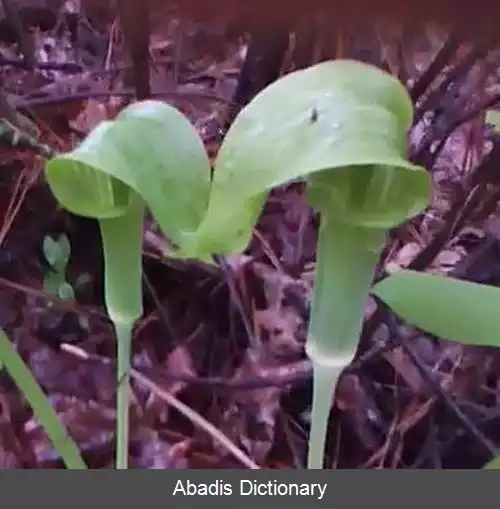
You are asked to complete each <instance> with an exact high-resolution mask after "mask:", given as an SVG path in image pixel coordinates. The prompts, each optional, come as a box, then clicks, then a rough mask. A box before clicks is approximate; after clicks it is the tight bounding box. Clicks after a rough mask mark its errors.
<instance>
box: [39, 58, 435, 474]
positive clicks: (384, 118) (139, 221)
mask: <svg viewBox="0 0 500 509" xmlns="http://www.w3.org/2000/svg"><path fill="white" fill-rule="evenodd" d="M411 120H412V103H411V100H410V98H409V96H408V94H407V92H406V90H405V88H404V87H403V85H402V84H401V83H400V82H398V81H397V80H396V79H394V78H393V77H391V76H390V75H389V74H387V73H384V72H382V71H380V70H378V69H376V68H375V67H372V66H368V65H366V64H361V63H359V62H355V61H348V60H337V61H333V62H323V63H321V64H318V65H315V66H312V67H310V68H308V69H305V70H301V71H297V72H294V73H291V74H288V75H287V76H284V77H283V78H281V79H279V80H278V81H276V82H275V83H273V84H272V85H270V86H269V87H268V88H266V89H265V90H263V91H262V92H261V93H259V94H258V95H257V96H256V97H255V98H254V99H253V101H252V102H251V103H250V104H249V105H248V106H247V107H246V108H244V109H243V110H242V111H241V112H240V114H239V115H238V117H237V118H236V120H235V121H234V123H233V125H232V126H231V128H230V130H229V132H228V133H227V136H226V137H225V139H224V141H223V143H222V145H221V147H220V150H219V154H218V156H217V159H216V162H215V170H214V178H213V181H211V180H210V175H211V172H210V164H209V159H208V156H207V153H206V151H205V148H204V146H203V143H202V140H201V139H200V137H199V136H198V134H197V132H196V130H195V128H194V126H193V125H192V124H191V123H190V122H189V121H188V120H187V118H186V117H184V115H182V114H181V113H180V112H179V111H178V110H176V109H175V108H173V107H171V106H168V105H166V104H163V103H160V102H157V101H142V102H139V103H136V104H133V105H131V106H129V107H127V108H126V109H125V110H124V111H122V112H121V113H120V114H119V115H118V116H117V118H116V119H115V120H113V121H107V122H103V123H101V124H100V125H99V126H97V127H96V128H95V129H94V130H93V131H92V132H91V133H90V134H89V136H88V137H87V138H86V139H85V140H84V141H83V142H82V143H81V145H79V146H78V147H77V148H76V149H75V150H73V151H72V152H69V153H66V154H60V155H57V156H56V157H54V158H52V159H51V160H50V161H49V162H48V164H47V165H46V179H47V181H48V183H49V185H50V187H51V189H52V192H53V193H54V195H55V197H56V198H57V200H58V201H59V202H60V203H61V205H62V206H63V207H65V208H66V209H68V210H69V211H71V212H73V213H74V214H79V215H83V216H88V217H93V218H96V219H97V220H98V221H99V224H100V227H101V235H102V242H103V247H104V262H105V299H106V307H107V312H108V315H109V317H110V319H111V320H112V321H113V323H114V326H115V330H116V335H117V345H118V352H117V365H118V367H117V377H118V391H117V407H118V411H117V414H118V422H117V463H116V465H117V468H126V467H127V458H128V391H129V389H128V383H129V368H130V344H131V337H132V328H133V325H134V323H135V321H136V320H137V319H138V318H139V317H140V316H141V314H142V291H141V275H142V264H141V254H142V234H143V231H142V228H143V216H144V211H145V208H146V207H147V208H149V210H150V211H151V213H152V215H153V216H154V218H155V220H156V222H157V223H158V224H159V226H160V228H161V230H162V231H163V233H164V234H165V235H166V236H167V237H168V239H170V240H171V241H172V245H173V246H174V248H173V250H172V253H170V254H171V256H176V257H180V258H198V259H201V260H209V259H210V258H211V256H212V255H214V254H230V253H235V252H239V251H242V250H244V249H245V248H246V247H247V245H248V243H249V240H250V237H251V234H252V229H253V227H254V225H255V223H256V221H257V219H258V217H259V215H260V213H261V211H262V208H263V205H264V203H265V201H266V198H267V196H268V193H269V192H270V190H271V189H272V188H273V187H276V186H280V185H282V184H284V183H287V182H289V181H292V180H296V179H298V178H302V179H305V180H306V182H307V184H308V197H309V200H310V202H311V204H312V205H313V206H314V207H315V208H316V210H317V211H318V212H319V213H320V214H321V227H320V234H319V244H318V260H317V269H316V280H315V289H314V297H313V302H312V312H311V323H310V327H309V337H308V341H307V347H306V350H307V353H308V354H309V357H310V358H311V360H312V363H313V367H314V397H313V407H312V428H311V436H310V448H309V461H308V465H309V467H310V468H322V466H323V449H324V443H325V435H326V426H327V418H328V413H329V410H330V404H331V397H332V394H333V391H334V388H335V384H336V381H337V380H338V377H339V375H340V373H341V371H342V369H343V368H344V367H345V366H347V365H348V364H349V363H350V362H351V360H352V359H353V357H354V355H355V352H356V349H357V346H358V340H359V334H360V331H361V326H362V322H363V315H364V308H365V302H366V299H367V296H368V292H369V289H370V285H371V282H372V277H373V271H374V268H375V265H376V263H377V261H378V259H379V256H380V252H381V249H382V247H383V245H384V242H385V235H386V232H387V230H388V229H390V228H392V227H394V226H396V225H397V224H398V223H400V222H402V221H404V220H405V219H407V218H408V217H411V216H412V215H414V214H416V213H418V212H420V211H421V210H422V209H423V208H425V206H426V204H427V201H428V199H429V195H430V179H429V176H428V175H427V173H426V172H425V171H424V170H423V169H422V168H420V167H417V166H414V165H412V164H410V163H409V162H408V161H407V160H406V159H405V149H406V131H407V129H408V127H409V125H410V123H411Z"/></svg>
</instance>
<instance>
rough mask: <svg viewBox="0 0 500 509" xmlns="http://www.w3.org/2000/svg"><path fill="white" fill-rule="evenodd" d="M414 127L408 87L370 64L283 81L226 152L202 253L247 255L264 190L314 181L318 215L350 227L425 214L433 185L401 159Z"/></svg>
mask: <svg viewBox="0 0 500 509" xmlns="http://www.w3.org/2000/svg"><path fill="white" fill-rule="evenodd" d="M411 119H412V104H411V101H410V99H409V97H408V94H407V92H406V90H405V88H404V87H403V86H402V84H401V83H400V82H399V81H397V80H396V79H395V78H393V77H391V76H390V75H389V74H387V73H384V72H383V71H380V70H379V69H376V68H375V67H371V66H368V65H366V64H361V63H359V62H355V61H343V60H336V61H332V62H324V63H321V64H318V65H315V66H313V67H310V68H308V69H305V70H300V71H297V72H293V73H290V74H288V75H286V76H284V77H282V78H281V79H279V80H278V81H276V82H275V83H273V84H272V85H270V86H269V87H267V88H266V89H265V90H263V91H262V92H260V93H259V94H258V95H257V96H256V97H255V98H254V99H253V100H252V101H251V103H250V104H249V105H248V106H247V107H246V108H244V109H243V110H242V111H241V112H240V114H239V115H238V117H237V118H236V120H235V122H234V123H233V125H232V126H231V128H230V130H229V132H228V133H227V135H226V138H225V139H224V141H223V143H222V146H221V148H220V151H219V154H218V157H217V159H216V163H215V171H214V181H213V185H212V192H211V195H210V203H209V209H208V212H207V216H206V218H205V222H204V223H203V225H202V227H201V229H200V231H199V232H198V236H197V237H196V239H194V240H195V241H197V242H198V243H199V245H198V249H199V250H200V251H201V252H203V251H207V250H208V251H209V250H211V251H215V252H232V251H238V250H241V249H244V248H245V247H246V244H247V242H248V239H249V236H250V234H251V229H252V227H253V225H254V223H255V221H256V220H257V218H258V216H259V214H260V212H261V210H262V206H263V204H264V202H265V199H266V196H267V193H268V191H269V190H270V189H271V188H273V187H275V186H279V185H282V184H284V183H286V182H289V181H292V180H295V179H298V178H304V177H305V178H308V180H309V181H310V184H311V185H312V190H311V191H310V194H311V198H312V200H313V204H314V205H315V206H317V208H319V209H323V208H324V207H325V206H327V207H328V208H329V209H332V208H333V209H334V210H336V216H337V218H338V219H339V220H341V221H344V222H348V223H352V224H357V225H360V226H365V227H376V228H388V227H392V226H394V225H396V224H398V223H400V222H401V221H403V220H404V219H406V218H407V217H409V216H412V215H414V214H415V213H417V212H420V211H421V210H422V209H423V208H424V207H425V206H426V204H427V202H428V199H429V196H430V179H429V176H428V175H427V173H426V172H425V171H424V170H423V169H422V168H420V167H416V166H414V165H412V164H410V163H409V162H407V161H406V160H405V151H406V130H407V129H408V127H409V125H410V123H411ZM323 170H335V171H333V172H328V174H326V173H325V174H323V173H319V172H322V171H323ZM193 249H195V250H196V248H193Z"/></svg>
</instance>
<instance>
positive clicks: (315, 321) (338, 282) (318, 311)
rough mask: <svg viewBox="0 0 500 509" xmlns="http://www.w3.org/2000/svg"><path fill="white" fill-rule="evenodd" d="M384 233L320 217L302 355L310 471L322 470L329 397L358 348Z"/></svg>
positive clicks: (331, 395)
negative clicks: (307, 366)
mask: <svg viewBox="0 0 500 509" xmlns="http://www.w3.org/2000/svg"><path fill="white" fill-rule="evenodd" d="M384 238H385V231H384V230H374V229H368V228H362V227H357V226H352V225H347V224H344V223H340V222H337V221H335V219H334V218H333V217H331V216H329V214H328V213H324V214H323V215H322V216H321V225H320V231H319V239H318V254H317V263H316V276H315V283H314V293H313V299H312V304H311V320H310V325H309V335H308V340H307V344H306V351H307V354H308V355H309V357H310V358H311V361H312V363H313V369H314V386H313V406H312V415H311V419H312V425H311V435H310V439H309V444H310V447H309V458H308V468H311V469H318V468H320V469H321V468H323V454H324V448H325V442H326V430H327V425H328V417H329V413H330V408H331V402H332V397H333V395H334V393H335V387H336V384H337V381H338V378H339V376H340V374H341V373H342V370H343V369H344V368H345V367H346V366H348V365H349V364H350V363H351V362H352V360H353V358H354V356H355V354H356V350H357V348H358V343H359V337H360V334H361V330H362V326H363V318H364V312H365V306H366V302H367V298H368V294H369V291H370V288H371V285H372V282H373V273H374V270H375V267H376V264H377V262H378V260H379V257H380V253H381V250H382V246H383V243H384Z"/></svg>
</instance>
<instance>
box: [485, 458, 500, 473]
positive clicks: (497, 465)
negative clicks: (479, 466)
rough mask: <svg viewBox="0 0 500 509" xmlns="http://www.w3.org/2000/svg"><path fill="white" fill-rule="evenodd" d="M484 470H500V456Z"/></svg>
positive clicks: (487, 464)
mask: <svg viewBox="0 0 500 509" xmlns="http://www.w3.org/2000/svg"><path fill="white" fill-rule="evenodd" d="M483 469H484V470H500V456H497V457H496V458H493V459H492V460H491V461H490V462H488V463H486V465H485V466H484V467H483Z"/></svg>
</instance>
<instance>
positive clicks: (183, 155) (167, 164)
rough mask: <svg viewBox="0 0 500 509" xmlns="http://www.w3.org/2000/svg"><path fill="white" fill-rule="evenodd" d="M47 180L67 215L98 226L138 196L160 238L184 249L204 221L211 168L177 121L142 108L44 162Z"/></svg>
mask: <svg viewBox="0 0 500 509" xmlns="http://www.w3.org/2000/svg"><path fill="white" fill-rule="evenodd" d="M46 178H47V181H48V183H49V185H50V187H51V189H52V192H53V193H54V195H55V197H56V198H57V199H58V201H59V202H60V203H61V204H62V205H63V206H64V207H65V208H66V209H68V210H69V211H71V212H73V213H75V214H79V215H83V216H88V217H93V218H98V219H104V218H113V217H117V216H120V215H122V214H124V213H125V212H126V211H127V210H129V209H130V207H131V206H132V202H133V201H134V200H135V199H136V198H135V197H134V195H137V196H138V197H140V199H142V200H143V201H144V203H145V204H147V206H148V208H149V209H150V210H151V212H152V214H153V216H154V217H155V219H156V220H157V221H158V223H159V224H160V226H161V228H162V230H163V231H164V232H165V233H166V234H167V235H169V237H170V238H171V239H172V240H173V241H174V242H175V243H177V244H182V238H183V235H184V234H188V233H190V232H191V233H192V232H193V231H195V230H196V229H197V228H198V226H199V224H200V223H201V221H202V219H203V216H204V214H205V211H206V208H207V204H208V193H209V190H210V164H209V159H208V155H207V153H206V151H205V148H204V146H203V142H202V140H201V139H200V137H199V136H198V134H197V132H196V129H195V128H194V126H193V125H192V124H191V123H190V122H189V121H188V119H187V118H186V117H185V116H184V115H183V114H182V113H180V112H179V111H178V110H177V109H175V108H173V107H171V106H168V105H166V104H164V103H162V102H158V101H142V102H138V103H135V104H132V105H130V106H129V107H127V108H126V109H125V110H123V111H122V112H121V113H120V114H119V115H118V116H117V117H116V119H115V120H113V121H106V122H102V123H101V124H99V125H98V126H97V127H96V128H95V129H94V130H93V131H92V132H91V133H90V134H89V135H88V136H87V138H86V139H85V140H84V141H83V142H82V143H81V144H80V145H79V146H78V147H77V148H75V149H74V150H73V151H72V152H69V153H66V154H61V155H58V156H57V157H55V158H54V159H52V160H50V161H49V162H48V163H47V166H46ZM131 190H133V191H131Z"/></svg>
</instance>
